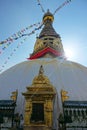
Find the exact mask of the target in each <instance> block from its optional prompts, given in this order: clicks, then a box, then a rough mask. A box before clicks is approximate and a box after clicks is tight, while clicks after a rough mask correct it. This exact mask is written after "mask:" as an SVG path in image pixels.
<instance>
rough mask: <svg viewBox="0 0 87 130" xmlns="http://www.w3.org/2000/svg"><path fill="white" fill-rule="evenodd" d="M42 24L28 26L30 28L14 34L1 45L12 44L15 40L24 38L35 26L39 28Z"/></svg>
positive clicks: (0, 43)
mask: <svg viewBox="0 0 87 130" xmlns="http://www.w3.org/2000/svg"><path fill="white" fill-rule="evenodd" d="M40 24H41V23H40V22H38V23H36V24H33V25H30V26H28V27H26V28H24V29H22V30H21V31H18V32H17V33H15V34H13V35H12V36H10V37H8V38H7V39H6V40H4V41H1V42H0V45H3V44H5V43H8V42H9V43H11V42H13V41H14V40H17V39H18V38H21V37H23V36H24V35H23V34H24V33H25V32H26V31H27V30H29V29H30V28H32V27H34V26H38V25H40Z"/></svg>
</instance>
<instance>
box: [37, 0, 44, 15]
mask: <svg viewBox="0 0 87 130" xmlns="http://www.w3.org/2000/svg"><path fill="white" fill-rule="evenodd" d="M37 2H38V5H39V6H40V7H41V10H42V12H43V13H45V10H44V8H43V6H42V4H41V3H40V0H37Z"/></svg>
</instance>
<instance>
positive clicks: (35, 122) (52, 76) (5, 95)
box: [0, 10, 87, 130]
mask: <svg viewBox="0 0 87 130" xmlns="http://www.w3.org/2000/svg"><path fill="white" fill-rule="evenodd" d="M53 21H54V16H53V14H52V13H50V11H49V10H48V11H47V13H45V14H44V16H43V24H44V27H43V28H42V31H41V32H40V34H39V36H38V37H37V38H36V42H35V46H34V50H33V52H32V54H31V55H30V56H29V58H28V60H27V61H24V62H22V63H19V64H17V65H15V66H13V67H11V68H9V69H8V70H6V71H5V72H3V73H2V74H1V75H0V99H1V100H2V99H4V100H7V99H8V100H9V99H10V95H11V93H12V92H13V91H15V90H17V91H18V96H17V101H16V104H17V106H16V109H15V113H19V114H22V115H23V116H24V115H25V116H24V118H25V120H24V126H26V128H25V129H27V127H29V128H30V126H32V127H33V129H34V126H35V128H36V126H37V127H38V130H39V127H40V130H41V126H43V127H42V130H44V129H45V130H46V129H47V130H48V129H49V130H50V129H52V128H53V129H55V130H56V129H58V128H59V123H61V121H60V122H58V121H59V116H60V114H61V113H62V112H63V106H62V103H63V102H62V100H61V90H64V92H65V93H66V92H68V96H69V99H68V101H67V102H65V104H64V105H65V110H67V108H69V110H71V108H70V105H71V106H73V104H74V106H76V105H77V106H78V108H79V110H80V107H79V106H81V104H80V103H83V105H82V106H84V104H85V106H86V107H87V105H86V101H87V67H85V66H83V65H81V64H78V63H75V62H72V61H68V60H67V59H66V57H65V53H64V49H63V45H62V41H61V37H60V35H59V34H58V33H56V31H55V29H54V28H53ZM43 75H44V76H43ZM26 87H27V89H26ZM29 87H30V88H29ZM38 87H39V88H38ZM47 95H49V96H47ZM49 101H50V102H49ZM26 102H27V104H26ZM39 103H40V104H39ZM46 103H48V105H46ZM38 104H39V105H38ZM41 104H43V105H44V104H45V105H44V106H43V105H41ZM79 104H80V105H79ZM67 106H68V107H67ZM46 107H48V111H49V112H48V113H50V114H49V116H47V115H46V111H47V108H46ZM37 108H38V110H40V108H41V111H42V112H43V114H42V116H41V117H40V116H38V114H36V116H37V119H36V117H35V115H34V113H33V114H32V111H38V110H37ZM43 109H44V110H43ZM50 109H51V112H50ZM72 109H73V107H72ZM28 111H30V113H29V112H28ZM72 111H73V110H72ZM84 111H85V110H84ZM26 113H27V114H28V115H27V114H26ZM40 114H41V113H40ZM85 114H86V112H85ZM86 116H87V115H86ZM47 118H49V119H47ZM40 120H41V121H42V122H40ZM33 129H32V128H31V130H33Z"/></svg>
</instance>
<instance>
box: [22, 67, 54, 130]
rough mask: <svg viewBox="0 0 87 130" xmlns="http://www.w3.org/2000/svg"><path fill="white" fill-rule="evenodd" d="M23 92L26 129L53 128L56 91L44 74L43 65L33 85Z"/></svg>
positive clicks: (44, 129)
mask: <svg viewBox="0 0 87 130" xmlns="http://www.w3.org/2000/svg"><path fill="white" fill-rule="evenodd" d="M22 94H23V95H24V97H25V112H24V130H28V128H29V130H34V128H35V130H36V129H38V128H39V129H42V130H50V129H52V124H53V99H54V97H55V94H56V91H55V89H54V87H53V85H52V84H51V82H50V80H49V79H48V77H47V76H45V75H44V70H43V66H42V65H41V66H40V70H39V74H38V76H36V77H35V78H34V79H33V82H32V85H31V86H29V87H27V91H26V92H25V93H22ZM38 126H39V127H38ZM39 129H38V130H39Z"/></svg>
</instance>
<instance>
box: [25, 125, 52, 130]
mask: <svg viewBox="0 0 87 130" xmlns="http://www.w3.org/2000/svg"><path fill="white" fill-rule="evenodd" d="M24 130H52V128H49V127H46V126H24Z"/></svg>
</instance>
